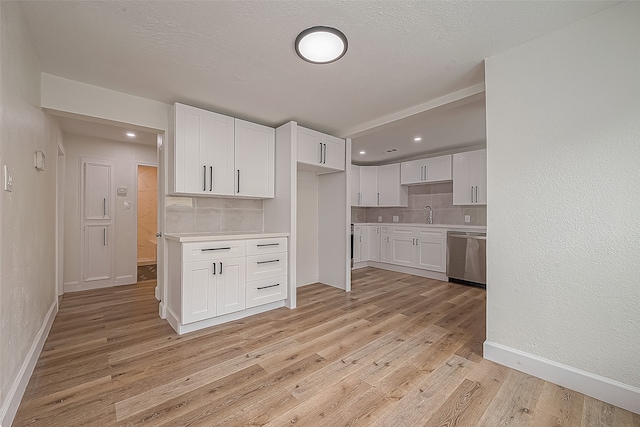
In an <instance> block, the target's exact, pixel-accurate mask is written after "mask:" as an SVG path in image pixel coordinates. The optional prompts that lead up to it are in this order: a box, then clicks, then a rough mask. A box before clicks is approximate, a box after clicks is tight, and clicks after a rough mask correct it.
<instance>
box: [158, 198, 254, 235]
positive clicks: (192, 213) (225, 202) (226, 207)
mask: <svg viewBox="0 0 640 427" xmlns="http://www.w3.org/2000/svg"><path fill="white" fill-rule="evenodd" d="M166 206H167V207H166V218H165V224H166V232H167V233H194V232H207V233H221V232H222V233H224V232H260V231H264V215H263V203H262V200H254V199H232V198H225V197H167V199H166Z"/></svg>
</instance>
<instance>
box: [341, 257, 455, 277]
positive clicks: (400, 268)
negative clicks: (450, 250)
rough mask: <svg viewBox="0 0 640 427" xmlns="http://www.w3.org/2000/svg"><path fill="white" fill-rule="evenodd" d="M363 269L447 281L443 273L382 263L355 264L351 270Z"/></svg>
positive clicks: (364, 262)
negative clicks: (370, 268) (371, 268)
mask: <svg viewBox="0 0 640 427" xmlns="http://www.w3.org/2000/svg"><path fill="white" fill-rule="evenodd" d="M364 267H375V268H379V269H381V270H389V271H395V272H396V273H404V274H412V275H414V276H419V277H424V278H426V279H435V280H441V281H443V282H448V281H449V277H447V275H446V274H445V273H440V272H437V271H431V270H423V269H421V268H414V267H405V266H404V265H395V264H387V263H384V262H376V261H362V262H357V263H355V264H354V265H353V270H357V269H359V268H364Z"/></svg>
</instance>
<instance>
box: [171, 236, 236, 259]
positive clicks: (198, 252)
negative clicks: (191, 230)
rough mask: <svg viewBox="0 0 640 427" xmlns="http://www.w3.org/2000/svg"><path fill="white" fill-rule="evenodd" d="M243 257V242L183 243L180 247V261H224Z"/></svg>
mask: <svg viewBox="0 0 640 427" xmlns="http://www.w3.org/2000/svg"><path fill="white" fill-rule="evenodd" d="M244 255H245V241H244V240H228V241H220V242H198V243H184V244H183V245H182V261H183V262H189V261H206V260H211V259H225V258H233V257H241V256H244Z"/></svg>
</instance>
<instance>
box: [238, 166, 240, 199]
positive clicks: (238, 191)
mask: <svg viewBox="0 0 640 427" xmlns="http://www.w3.org/2000/svg"><path fill="white" fill-rule="evenodd" d="M238 193H240V169H238Z"/></svg>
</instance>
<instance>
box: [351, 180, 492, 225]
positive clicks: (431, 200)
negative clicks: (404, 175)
mask: <svg viewBox="0 0 640 427" xmlns="http://www.w3.org/2000/svg"><path fill="white" fill-rule="evenodd" d="M427 205H429V206H431V208H432V209H433V223H434V224H452V225H463V224H465V222H464V216H465V215H469V216H470V217H471V222H468V223H466V224H467V225H487V207H486V206H454V205H453V182H444V183H437V184H421V185H412V186H409V195H408V206H407V207H406V208H375V207H374V208H358V207H352V208H351V222H380V221H378V217H379V216H381V217H382V221H381V222H393V217H394V216H397V217H398V222H403V223H413V224H416V223H420V224H424V223H426V222H427V216H426V214H425V206H427Z"/></svg>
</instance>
